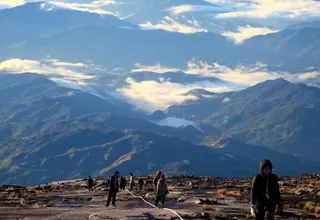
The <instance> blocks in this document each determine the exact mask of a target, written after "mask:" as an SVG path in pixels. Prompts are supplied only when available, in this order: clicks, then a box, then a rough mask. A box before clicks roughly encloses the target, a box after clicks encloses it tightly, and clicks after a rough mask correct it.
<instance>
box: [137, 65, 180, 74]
mask: <svg viewBox="0 0 320 220" xmlns="http://www.w3.org/2000/svg"><path fill="white" fill-rule="evenodd" d="M134 66H135V69H133V70H132V71H131V72H156V73H167V72H177V71H180V69H176V68H170V67H165V66H161V64H160V63H158V64H156V65H153V66H144V65H141V64H139V63H136V64H134Z"/></svg>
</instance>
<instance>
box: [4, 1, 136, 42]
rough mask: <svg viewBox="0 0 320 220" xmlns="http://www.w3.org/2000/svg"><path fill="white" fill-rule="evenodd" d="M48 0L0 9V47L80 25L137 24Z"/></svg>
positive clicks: (121, 25)
mask: <svg viewBox="0 0 320 220" xmlns="http://www.w3.org/2000/svg"><path fill="white" fill-rule="evenodd" d="M51 7H55V6H54V5H50V3H47V2H33V3H26V4H24V5H21V6H17V7H14V8H10V9H3V10H0V29H1V30H6V31H4V32H3V33H2V34H1V35H0V48H1V47H9V46H14V45H16V44H19V43H23V42H25V41H27V40H30V39H33V38H36V37H40V38H41V37H45V36H48V35H51V34H55V33H58V32H60V31H62V30H65V29H69V28H75V27H79V26H83V25H99V26H104V27H105V26H107V27H131V28H135V27H138V26H137V25H134V24H133V23H130V22H127V21H124V20H120V19H119V18H117V17H115V16H112V15H99V14H95V13H89V12H82V11H74V10H68V9H63V8H59V9H58V10H50V8H51Z"/></svg>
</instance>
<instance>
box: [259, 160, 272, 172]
mask: <svg viewBox="0 0 320 220" xmlns="http://www.w3.org/2000/svg"><path fill="white" fill-rule="evenodd" d="M265 167H269V168H270V169H271V170H272V163H271V161H270V160H261V161H260V174H261V175H263V172H262V170H263V168H265Z"/></svg>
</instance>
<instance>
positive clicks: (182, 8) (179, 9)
mask: <svg viewBox="0 0 320 220" xmlns="http://www.w3.org/2000/svg"><path fill="white" fill-rule="evenodd" d="M168 11H170V12H171V14H173V15H179V14H183V13H188V12H203V11H211V12H212V11H214V12H229V11H230V9H227V8H223V7H217V6H213V5H212V6H210V5H178V6H172V7H170V8H169V9H168Z"/></svg>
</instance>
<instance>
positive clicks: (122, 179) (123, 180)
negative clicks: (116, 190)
mask: <svg viewBox="0 0 320 220" xmlns="http://www.w3.org/2000/svg"><path fill="white" fill-rule="evenodd" d="M126 185H127V180H126V178H125V177H123V176H121V177H120V189H121V190H125V189H126Z"/></svg>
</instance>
